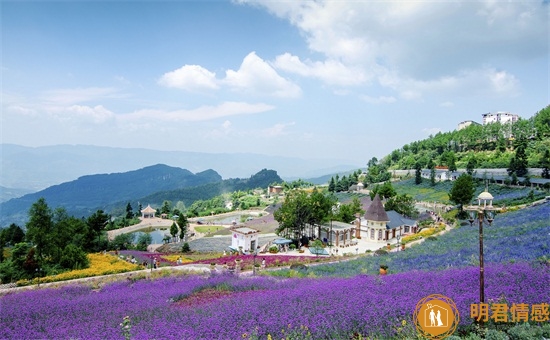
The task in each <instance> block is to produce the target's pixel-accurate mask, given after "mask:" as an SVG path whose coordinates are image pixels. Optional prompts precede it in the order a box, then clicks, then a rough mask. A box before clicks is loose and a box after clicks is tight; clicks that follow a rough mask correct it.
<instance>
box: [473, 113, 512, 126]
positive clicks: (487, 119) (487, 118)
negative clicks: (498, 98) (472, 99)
mask: <svg viewBox="0 0 550 340" xmlns="http://www.w3.org/2000/svg"><path fill="white" fill-rule="evenodd" d="M481 116H482V117H483V125H487V124H490V123H501V124H504V123H515V122H517V121H518V119H519V116H518V115H516V114H512V113H510V112H500V111H499V112H494V113H484V114H482V115H481Z"/></svg>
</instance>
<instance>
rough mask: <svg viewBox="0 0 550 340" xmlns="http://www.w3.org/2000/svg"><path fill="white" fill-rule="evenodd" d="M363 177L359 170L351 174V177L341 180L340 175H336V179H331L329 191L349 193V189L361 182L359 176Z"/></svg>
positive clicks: (344, 177) (343, 177)
mask: <svg viewBox="0 0 550 340" xmlns="http://www.w3.org/2000/svg"><path fill="white" fill-rule="evenodd" d="M360 175H361V170H357V171H354V172H352V173H351V174H349V176H346V175H344V176H342V178H340V176H339V175H336V176H335V177H334V176H333V177H331V178H330V181H329V184H328V191H329V192H343V191H348V190H349V188H350V187H351V186H352V185H353V184H357V183H358V182H359V176H360Z"/></svg>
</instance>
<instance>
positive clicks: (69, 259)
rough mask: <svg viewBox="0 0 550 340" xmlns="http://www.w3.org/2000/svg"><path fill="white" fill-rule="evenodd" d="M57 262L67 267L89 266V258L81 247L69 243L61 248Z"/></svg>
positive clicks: (81, 267) (80, 267)
mask: <svg viewBox="0 0 550 340" xmlns="http://www.w3.org/2000/svg"><path fill="white" fill-rule="evenodd" d="M59 264H60V265H61V266H62V267H63V268H67V269H84V268H88V267H89V266H90V260H88V257H87V255H86V253H85V252H84V251H83V250H82V248H80V247H77V246H75V245H74V244H69V245H67V246H66V247H65V249H64V250H63V256H61V260H60V262H59Z"/></svg>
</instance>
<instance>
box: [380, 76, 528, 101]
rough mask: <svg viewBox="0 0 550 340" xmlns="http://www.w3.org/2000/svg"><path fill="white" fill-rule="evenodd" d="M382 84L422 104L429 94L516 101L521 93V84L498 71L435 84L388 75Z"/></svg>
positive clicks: (433, 80)
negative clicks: (512, 98) (468, 95)
mask: <svg viewBox="0 0 550 340" xmlns="http://www.w3.org/2000/svg"><path fill="white" fill-rule="evenodd" d="M379 81H380V83H381V84H382V85H383V86H385V87H389V88H392V89H394V90H396V91H398V92H399V93H400V96H401V97H402V98H404V99H407V100H420V99H422V98H423V97H424V96H425V95H426V94H429V95H434V96H437V95H445V96H459V97H461V96H466V95H467V94H470V95H472V94H473V95H476V96H480V95H483V96H506V97H513V96H517V95H518V94H519V93H520V83H519V80H518V79H517V78H516V77H515V76H514V75H512V74H509V73H507V72H506V71H498V70H496V69H494V68H481V69H472V70H463V71H461V72H459V73H457V74H456V75H454V76H446V77H441V78H437V79H432V80H426V81H425V80H417V79H414V78H400V77H399V76H397V75H395V74H390V73H388V74H385V75H384V76H381V77H380V78H379Z"/></svg>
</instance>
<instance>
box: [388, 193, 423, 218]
mask: <svg viewBox="0 0 550 340" xmlns="http://www.w3.org/2000/svg"><path fill="white" fill-rule="evenodd" d="M384 209H385V210H387V211H390V210H395V211H396V212H398V213H400V214H401V215H404V216H408V217H411V218H412V217H416V216H417V215H418V211H417V210H416V209H415V206H414V199H413V198H412V196H409V195H407V194H402V195H397V196H394V197H392V198H390V199H389V200H388V201H387V202H386V204H385V205H384Z"/></svg>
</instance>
